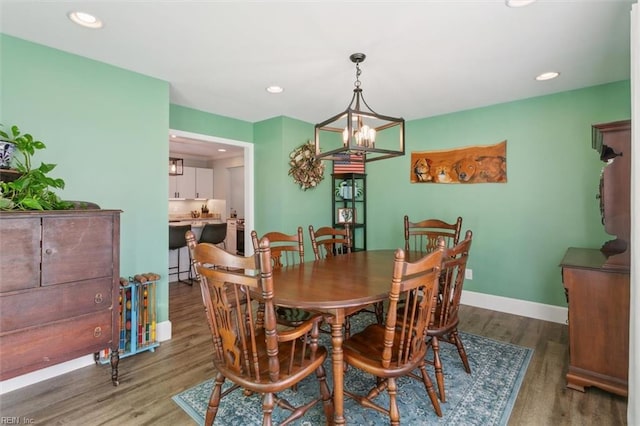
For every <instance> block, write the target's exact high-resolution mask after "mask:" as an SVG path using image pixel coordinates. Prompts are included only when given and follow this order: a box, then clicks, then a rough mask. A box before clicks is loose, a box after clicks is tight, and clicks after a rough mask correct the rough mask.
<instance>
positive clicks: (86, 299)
mask: <svg viewBox="0 0 640 426" xmlns="http://www.w3.org/2000/svg"><path fill="white" fill-rule="evenodd" d="M112 281H113V279H112V277H105V278H100V279H96V280H90V281H80V282H76V283H72V284H64V285H59V286H56V287H42V288H40V289H38V290H37V291H22V292H14V293H9V294H3V295H2V296H0V312H2V316H1V317H0V333H6V332H9V331H13V330H18V329H21V328H27V327H31V326H34V325H38V324H42V323H49V322H53V321H59V320H62V319H65V318H73V317H77V316H79V315H84V314H88V313H91V312H97V311H100V310H105V309H109V308H111V306H112V297H111V296H112V291H111V288H112V286H113V282H112Z"/></svg>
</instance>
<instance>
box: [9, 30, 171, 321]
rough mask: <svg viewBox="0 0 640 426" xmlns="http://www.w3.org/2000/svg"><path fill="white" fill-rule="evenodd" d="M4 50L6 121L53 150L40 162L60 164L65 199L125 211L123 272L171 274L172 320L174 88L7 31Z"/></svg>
mask: <svg viewBox="0 0 640 426" xmlns="http://www.w3.org/2000/svg"><path fill="white" fill-rule="evenodd" d="M0 47H1V49H0V52H1V53H0V72H1V84H0V88H1V93H2V99H1V101H0V107H1V110H0V111H1V112H2V115H1V117H0V122H2V123H4V124H7V125H13V124H15V125H18V127H20V129H21V130H22V131H24V132H28V133H31V134H32V135H33V136H34V137H36V138H38V139H40V140H42V141H43V142H44V143H45V144H46V145H47V149H45V150H43V151H40V152H38V153H37V155H36V157H35V158H34V160H35V161H36V162H37V163H38V164H39V162H40V161H44V162H51V163H56V164H57V167H56V168H55V169H54V170H53V171H52V172H51V174H52V176H54V177H59V178H62V179H64V180H65V182H66V188H65V189H64V190H63V191H59V192H58V194H59V195H60V196H61V197H62V198H64V199H69V200H84V201H91V202H95V203H97V204H99V205H100V207H102V208H105V209H119V210H122V215H121V231H120V243H121V248H120V275H121V276H125V277H128V276H132V275H134V274H136V273H144V272H150V271H153V272H158V273H159V274H161V275H162V276H163V280H162V281H161V283H160V285H159V287H160V288H159V290H158V304H159V307H158V321H165V320H167V318H168V286H167V281H166V271H167V268H168V256H167V240H168V229H167V217H168V203H167V191H168V178H167V167H166V163H167V157H168V152H169V142H168V137H167V134H168V127H169V85H168V83H166V82H164V81H160V80H157V79H154V78H150V77H146V76H144V75H141V74H136V73H133V72H130V71H126V70H123V69H120V68H116V67H113V66H110V65H106V64H103V63H100V62H96V61H93V60H90V59H86V58H82V57H79V56H76V55H71V54H68V53H65V52H62V51H59V50H55V49H50V48H48V47H44V46H42V45H37V44H33V43H30V42H27V41H24V40H21V39H17V38H13V37H10V36H7V35H0Z"/></svg>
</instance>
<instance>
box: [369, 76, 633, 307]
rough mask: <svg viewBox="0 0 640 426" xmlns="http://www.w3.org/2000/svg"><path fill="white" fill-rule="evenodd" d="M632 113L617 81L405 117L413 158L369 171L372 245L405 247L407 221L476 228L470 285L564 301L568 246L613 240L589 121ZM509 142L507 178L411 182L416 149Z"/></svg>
mask: <svg viewBox="0 0 640 426" xmlns="http://www.w3.org/2000/svg"><path fill="white" fill-rule="evenodd" d="M630 116H631V105H630V85H629V82H619V83H613V84H607V85H602V86H596V87H591V88H587V89H582V90H575V91H570V92H564V93H559V94H555V95H550V96H543V97H538V98H531V99H527V100H523V101H518V102H510V103H505V104H500V105H494V106H490V107H486V108H479V109H474V110H470V111H463V112H458V113H455V114H448V115H443V116H439V117H433V118H425V119H421V120H414V121H411V122H409V123H407V126H406V132H407V155H406V156H404V157H401V158H397V159H392V160H384V161H381V162H378V163H375V162H374V163H371V164H370V167H368V169H367V172H368V177H369V179H368V191H369V192H368V194H369V197H368V200H369V204H368V207H369V210H368V212H367V213H368V216H367V217H368V219H369V220H368V222H369V224H368V225H369V227H368V231H369V234H368V237H369V241H370V244H369V248H382V247H399V246H401V244H402V229H403V225H402V218H403V216H404V215H405V214H407V215H409V217H410V218H412V219H414V220H418V219H425V218H430V217H436V218H442V219H444V220H446V221H448V222H453V221H454V220H455V218H456V217H457V216H462V218H463V231H465V230H467V229H471V230H472V231H473V232H474V239H473V245H472V249H471V254H470V258H469V267H470V268H472V269H473V280H471V281H469V280H467V281H466V282H465V289H467V290H472V291H477V292H481V293H488V294H493V295H498V296H505V297H510V298H516V299H523V300H528V301H533V302H540V303H545V304H551V305H561V306H564V305H566V301H565V296H564V290H563V287H562V280H561V276H560V268H559V267H558V264H559V262H560V260H561V259H562V257H563V255H564V252H565V250H566V249H567V247H570V246H578V247H595V248H599V247H600V246H601V245H602V243H603V242H604V241H607V240H609V239H611V237H609V236H607V235H606V234H605V233H604V229H603V226H602V225H601V222H600V212H599V204H598V201H597V200H596V198H595V195H596V194H597V192H598V184H599V178H600V169H601V167H602V166H603V163H602V162H600V160H599V158H598V153H597V152H596V151H595V150H593V149H592V148H591V125H592V124H596V123H603V122H609V121H615V120H623V119H628V118H629V117H630ZM505 139H506V140H507V167H508V170H507V173H508V182H507V183H506V184H497V183H496V184H449V185H447V184H411V183H409V173H410V170H411V164H410V153H411V152H412V151H429V150H440V149H449V148H458V147H464V146H472V145H491V144H495V143H498V142H500V141H503V140H505Z"/></svg>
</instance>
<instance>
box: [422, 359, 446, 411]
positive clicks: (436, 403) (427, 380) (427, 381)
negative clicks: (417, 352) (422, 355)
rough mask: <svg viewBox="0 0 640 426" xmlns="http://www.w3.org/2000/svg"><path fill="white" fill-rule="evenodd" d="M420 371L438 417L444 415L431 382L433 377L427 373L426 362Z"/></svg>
mask: <svg viewBox="0 0 640 426" xmlns="http://www.w3.org/2000/svg"><path fill="white" fill-rule="evenodd" d="M420 373H421V374H422V383H424V387H425V389H426V390H427V395H429V399H430V400H431V405H433V409H434V411H435V412H436V414H437V415H438V417H442V408H440V402H439V401H438V396H437V395H436V391H435V389H433V382H431V378H430V377H429V375H428V374H427V367H426V363H423V364H422V365H421V366H420Z"/></svg>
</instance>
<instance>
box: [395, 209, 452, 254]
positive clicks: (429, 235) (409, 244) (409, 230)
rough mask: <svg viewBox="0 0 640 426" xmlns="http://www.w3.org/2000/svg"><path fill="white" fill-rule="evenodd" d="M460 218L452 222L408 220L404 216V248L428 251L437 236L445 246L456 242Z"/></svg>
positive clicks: (435, 244) (435, 243) (434, 243)
mask: <svg viewBox="0 0 640 426" xmlns="http://www.w3.org/2000/svg"><path fill="white" fill-rule="evenodd" d="M461 228H462V218H461V217H459V216H458V219H456V221H455V222H454V223H447V222H445V221H443V220H440V219H425V220H421V221H418V222H411V221H409V216H407V215H405V217H404V249H405V251H409V250H413V251H419V252H423V253H429V252H431V251H432V250H433V249H435V248H436V246H437V243H438V237H442V238H443V239H444V241H445V244H446V246H447V247H453V246H455V245H456V244H458V240H459V239H460V229H461Z"/></svg>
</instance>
